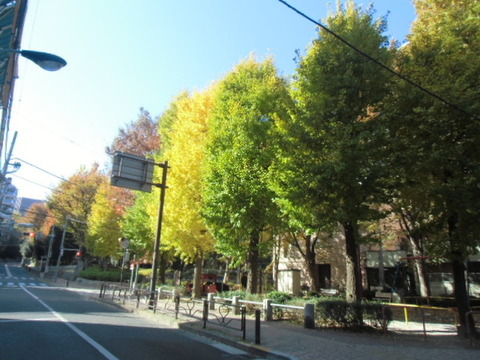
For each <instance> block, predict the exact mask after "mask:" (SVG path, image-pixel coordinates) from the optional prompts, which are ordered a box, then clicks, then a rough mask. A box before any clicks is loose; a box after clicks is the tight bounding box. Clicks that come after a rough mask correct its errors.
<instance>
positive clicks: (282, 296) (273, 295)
mask: <svg viewBox="0 0 480 360" xmlns="http://www.w3.org/2000/svg"><path fill="white" fill-rule="evenodd" d="M265 298H266V299H271V300H272V302H273V303H274V304H287V303H288V302H289V301H291V300H292V299H293V296H292V295H291V294H289V293H286V292H281V291H272V292H269V293H268V294H266V295H265Z"/></svg>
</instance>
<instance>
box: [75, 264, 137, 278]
mask: <svg viewBox="0 0 480 360" xmlns="http://www.w3.org/2000/svg"><path fill="white" fill-rule="evenodd" d="M128 274H129V272H128V271H124V274H123V275H124V279H125V276H126V275H128ZM80 277H82V278H84V279H88V280H100V281H115V282H117V281H120V269H111V270H102V269H100V268H99V267H98V266H92V267H89V268H87V269H85V270H83V271H82V272H81V273H80Z"/></svg>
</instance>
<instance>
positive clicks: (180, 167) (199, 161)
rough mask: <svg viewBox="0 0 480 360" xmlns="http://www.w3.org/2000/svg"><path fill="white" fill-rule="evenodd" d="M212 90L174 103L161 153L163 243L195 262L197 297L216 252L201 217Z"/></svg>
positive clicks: (188, 261)
mask: <svg viewBox="0 0 480 360" xmlns="http://www.w3.org/2000/svg"><path fill="white" fill-rule="evenodd" d="M214 91H215V88H214V87H212V88H210V89H207V90H205V91H202V92H196V93H193V94H183V95H182V96H180V97H178V98H177V99H176V101H175V112H174V114H173V113H170V120H171V122H170V123H169V125H168V127H167V126H166V127H164V128H163V129H162V130H163V131H164V132H165V135H164V136H165V138H168V139H169V141H168V143H167V145H166V148H165V149H164V151H163V152H162V154H161V157H162V158H165V159H168V162H169V165H170V169H169V172H168V191H167V199H166V202H165V216H164V225H163V234H162V243H163V246H164V247H165V248H169V249H172V250H173V251H174V252H175V253H176V255H178V256H180V257H181V258H182V259H183V260H184V261H185V262H187V263H192V262H195V276H194V296H196V297H199V296H201V293H200V285H201V273H202V263H203V259H204V257H205V256H206V255H207V254H208V253H210V252H212V251H213V250H214V242H213V238H212V236H211V235H210V233H209V231H208V230H207V226H206V225H205V221H204V218H203V217H202V214H201V209H202V207H203V193H202V188H203V184H202V172H203V164H204V158H205V146H206V140H207V135H208V118H209V113H210V112H211V110H212V107H213V104H214V102H213V93H214Z"/></svg>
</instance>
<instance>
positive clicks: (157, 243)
mask: <svg viewBox="0 0 480 360" xmlns="http://www.w3.org/2000/svg"><path fill="white" fill-rule="evenodd" d="M157 165H158V166H160V167H161V168H163V174H162V182H161V183H160V184H155V186H157V187H159V188H160V205H159V208H158V225H157V236H156V238H155V246H154V250H153V269H152V280H151V282H150V294H151V295H150V301H151V302H153V300H154V296H155V295H154V292H155V287H156V284H157V270H158V258H159V254H160V241H161V236H162V220H163V206H164V203H165V190H166V189H167V170H168V161H165V163H164V164H157Z"/></svg>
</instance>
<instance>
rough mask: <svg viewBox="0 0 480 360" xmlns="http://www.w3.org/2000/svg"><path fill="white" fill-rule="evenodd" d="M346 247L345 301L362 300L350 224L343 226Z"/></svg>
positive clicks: (360, 280)
mask: <svg viewBox="0 0 480 360" xmlns="http://www.w3.org/2000/svg"><path fill="white" fill-rule="evenodd" d="M343 229H344V233H345V246H346V254H345V255H346V256H345V258H346V299H347V301H349V302H360V301H361V300H362V285H361V284H362V279H361V271H360V263H359V260H358V246H357V239H356V238H357V235H356V230H355V227H354V226H353V224H352V223H351V222H347V223H345V224H343Z"/></svg>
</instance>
